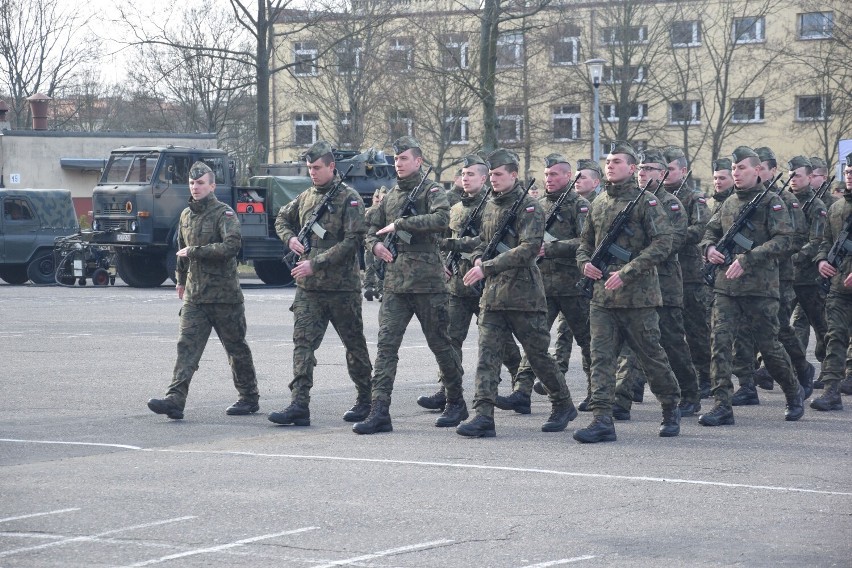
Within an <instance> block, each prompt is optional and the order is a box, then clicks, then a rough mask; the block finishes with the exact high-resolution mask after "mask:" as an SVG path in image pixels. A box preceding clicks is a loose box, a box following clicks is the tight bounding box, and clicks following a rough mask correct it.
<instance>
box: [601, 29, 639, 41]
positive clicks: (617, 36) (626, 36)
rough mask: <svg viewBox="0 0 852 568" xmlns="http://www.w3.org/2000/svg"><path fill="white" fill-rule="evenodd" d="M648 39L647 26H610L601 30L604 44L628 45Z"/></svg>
mask: <svg viewBox="0 0 852 568" xmlns="http://www.w3.org/2000/svg"><path fill="white" fill-rule="evenodd" d="M647 41H648V27H647V26H610V27H605V28H603V29H602V30H601V43H602V44H603V45H627V44H630V43H645V42H647Z"/></svg>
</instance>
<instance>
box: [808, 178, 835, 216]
mask: <svg viewBox="0 0 852 568" xmlns="http://www.w3.org/2000/svg"><path fill="white" fill-rule="evenodd" d="M834 178H835V176H831V179H827V180H825V181H824V182H822V185H821V186H819V189H817V190H816V191H815V192H814V194H813V195H811V198H810V199H808V200H807V201H805V204H804V205H802V211H803V212H804V213H805V215H807V214H808V211H810V210H811V207H813V203H814V199H822V196H823V195H825V192H826V191H828V188H829V187H831V184H832V183H833V182H834Z"/></svg>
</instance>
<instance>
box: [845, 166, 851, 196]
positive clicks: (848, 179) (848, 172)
mask: <svg viewBox="0 0 852 568" xmlns="http://www.w3.org/2000/svg"><path fill="white" fill-rule="evenodd" d="M843 179H844V180H845V181H846V191H850V190H852V166H846V169H845V170H843Z"/></svg>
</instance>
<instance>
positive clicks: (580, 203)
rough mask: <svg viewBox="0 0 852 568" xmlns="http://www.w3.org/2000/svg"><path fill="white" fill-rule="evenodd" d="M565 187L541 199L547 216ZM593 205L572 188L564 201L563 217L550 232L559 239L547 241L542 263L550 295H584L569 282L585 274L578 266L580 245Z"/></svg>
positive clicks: (542, 273)
mask: <svg viewBox="0 0 852 568" xmlns="http://www.w3.org/2000/svg"><path fill="white" fill-rule="evenodd" d="M564 191H565V188H563V189H562V190H560V191H555V192H553V193H548V194H547V195H545V196H543V197H541V198H540V199H539V203H540V204H541V208H542V211H543V212H544V218H545V219H547V218H548V217H549V216H550V214H551V212H552V211H553V208H554V206H555V204H556V200H557V199H559V198H560V197H561V196H562V194H563V193H564ZM590 207H591V204H590V203H589V202H588V201H587V200H586V199H584V198H582V197H580V196H579V195H577V193H576V192H575V191H574V190H573V189H572V190H571V191H569V192H568V197H566V198H565V201H564V202H563V204H562V209H561V211H560V213H559V217H558V218H557V219H556V221H555V222H554V223H553V225H551V227H550V230H549V231H548V233H549V234H550V235H551V236H552V237H555V239H556V240H554V241H551V242H545V243H544V256H543V257H541V260H540V262H539V263H538V268H539V270H540V271H541V278H542V280H543V282H544V293H545V295H546V296H548V297H550V296H582V295H583V293H582V291H580V290H579V289H578V288H577V287H576V286H571V285H569V284H570V283H571V282H577V281H578V280H580V278H581V277H582V274H581V272H580V270H579V269H578V268H577V247H578V246H579V245H580V234H581V233H582V232H583V225H584V224H585V222H586V217H587V216H588V214H589V209H590Z"/></svg>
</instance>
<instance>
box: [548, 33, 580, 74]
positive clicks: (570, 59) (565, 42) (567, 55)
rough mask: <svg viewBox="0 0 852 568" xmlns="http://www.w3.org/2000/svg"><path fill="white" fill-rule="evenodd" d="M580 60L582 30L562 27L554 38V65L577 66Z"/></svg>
mask: <svg viewBox="0 0 852 568" xmlns="http://www.w3.org/2000/svg"><path fill="white" fill-rule="evenodd" d="M579 59H580V29H579V28H578V27H576V26H561V27H559V28H557V35H556V37H554V38H553V52H552V60H551V61H552V62H553V64H554V65H576V64H577V61H579Z"/></svg>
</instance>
